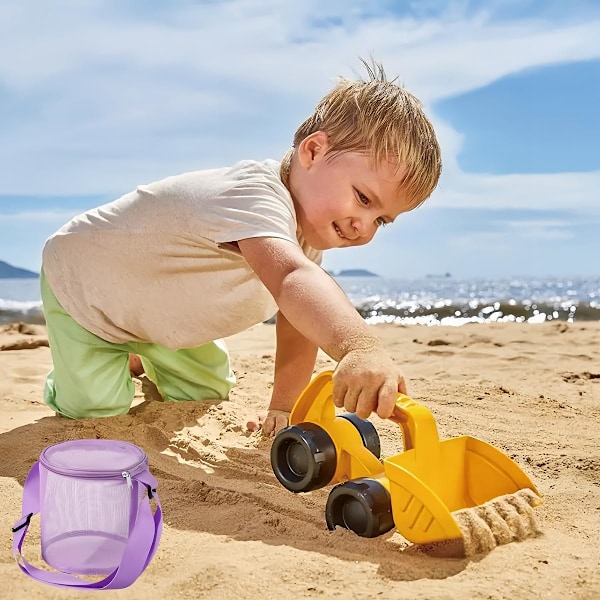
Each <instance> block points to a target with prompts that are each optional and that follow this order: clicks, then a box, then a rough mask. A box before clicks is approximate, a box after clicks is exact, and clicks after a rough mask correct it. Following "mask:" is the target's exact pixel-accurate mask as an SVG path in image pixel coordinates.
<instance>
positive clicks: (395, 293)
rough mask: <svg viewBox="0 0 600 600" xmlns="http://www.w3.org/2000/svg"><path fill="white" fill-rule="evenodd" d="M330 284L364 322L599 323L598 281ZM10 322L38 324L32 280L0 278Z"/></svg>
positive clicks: (353, 280)
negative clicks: (345, 298)
mask: <svg viewBox="0 0 600 600" xmlns="http://www.w3.org/2000/svg"><path fill="white" fill-rule="evenodd" d="M336 281H337V282H338V284H339V285H340V287H341V288H342V289H343V290H344V291H345V292H346V295H347V296H348V297H349V299H350V301H351V302H352V304H353V305H354V306H355V307H356V309H357V310H358V312H359V313H360V314H361V315H362V316H363V318H364V319H365V320H366V321H367V322H368V323H402V324H406V325H462V324H464V323H492V322H516V323H521V322H529V323H542V322H544V321H551V320H559V321H566V322H574V321H598V320H600V277H595V278H594V277H588V278H566V277H562V278H561V277H555V278H553V277H545V278H536V277H518V278H503V279H485V278H481V279H455V278H454V277H427V278H422V279H387V278H383V277H338V278H336ZM12 321H25V322H29V323H43V322H44V317H43V313H42V305H41V301H40V291H39V281H38V280H37V279H0V323H7V322H12Z"/></svg>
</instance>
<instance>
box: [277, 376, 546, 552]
mask: <svg viewBox="0 0 600 600" xmlns="http://www.w3.org/2000/svg"><path fill="white" fill-rule="evenodd" d="M331 375H332V373H331V372H329V371H327V372H324V373H321V374H320V375H318V376H317V377H316V378H315V379H313V381H312V382H311V383H310V384H309V385H308V387H307V388H306V389H305V390H304V392H303V393H302V395H301V396H300V398H299V399H298V400H297V402H296V404H295V405H294V408H293V410H292V412H291V414H290V426H289V427H287V428H285V429H283V430H281V431H280V432H279V433H278V434H277V436H276V437H275V439H274V441H273V445H272V447H271V465H272V467H273V471H274V473H275V476H276V477H277V479H278V480H279V482H280V483H281V484H282V485H283V486H284V487H286V488H287V489H288V490H290V491H292V492H307V491H310V490H315V489H318V488H321V487H324V486H326V485H330V484H338V485H336V486H335V487H334V488H333V489H332V490H331V492H330V494H329V498H328V500H327V506H326V510H325V515H326V521H327V526H328V528H329V529H335V527H336V526H341V527H345V528H346V529H350V530H352V531H354V532H355V533H356V534H358V535H360V536H362V537H375V536H378V535H381V534H382V533H385V532H386V531H389V530H390V529H391V528H392V527H394V526H395V527H396V529H397V530H398V532H399V533H401V534H402V535H403V536H404V537H405V538H406V539H407V540H409V541H411V542H414V543H418V544H423V543H430V542H440V541H446V540H454V539H459V538H461V537H463V534H464V530H463V529H461V527H459V523H458V522H457V519H456V518H455V517H456V515H457V514H460V513H457V511H463V510H464V509H473V508H476V507H480V506H482V505H485V504H486V503H489V502H490V501H492V500H494V499H495V498H497V497H500V496H504V495H506V494H514V493H516V492H519V490H525V489H528V490H531V492H532V493H531V496H532V497H534V498H535V500H533V501H530V504H531V505H535V504H538V503H539V502H540V501H539V498H538V493H537V490H536V488H535V486H534V485H533V483H532V482H531V480H530V479H529V477H527V475H526V474H525V473H524V472H523V471H522V470H521V468H520V467H519V466H518V465H517V464H516V463H514V462H513V461H512V460H511V459H510V458H508V456H506V455H505V454H503V453H502V452H500V451H499V450H497V449H495V448H494V447H493V446H490V445H489V444H487V443H485V442H482V441H480V440H478V439H475V438H473V437H469V436H461V437H456V438H451V439H448V440H444V441H440V440H439V437H438V432H437V427H436V424H435V420H434V418H433V416H432V414H431V413H430V412H429V411H428V410H427V409H426V408H425V407H424V406H421V405H420V404H418V403H416V402H414V401H413V400H411V399H410V398H408V397H407V396H404V395H402V394H398V398H397V401H396V407H395V409H394V413H393V415H392V417H391V420H392V421H394V422H396V423H397V424H398V425H399V426H400V428H401V430H402V435H403V442H404V452H402V453H400V454H397V455H394V456H391V457H389V458H385V459H383V461H380V460H379V455H380V444H379V436H378V434H377V431H376V429H375V427H374V426H373V424H372V423H371V422H370V421H367V420H363V419H359V418H358V417H357V416H356V415H355V414H352V413H345V414H340V415H336V412H335V406H334V404H333V400H332V390H333V384H332V380H331ZM513 510H514V509H513ZM529 510H530V511H531V508H529ZM484 512H485V511H484ZM487 512H489V511H487ZM513 539H515V538H514V537H513ZM507 541H510V540H507Z"/></svg>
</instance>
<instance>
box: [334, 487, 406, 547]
mask: <svg viewBox="0 0 600 600" xmlns="http://www.w3.org/2000/svg"><path fill="white" fill-rule="evenodd" d="M325 518H326V521H327V528H328V529H330V530H333V529H335V528H336V527H338V526H339V527H344V528H345V529H349V530H350V531H353V532H354V533H356V534H357V535H360V536H361V537H367V538H372V537H377V536H378V535H381V534H382V533H385V532H386V531H389V530H390V529H391V528H392V527H393V526H394V520H393V518H392V501H391V498H390V494H389V492H388V491H387V490H386V489H385V488H384V487H383V485H381V483H379V482H378V481H377V480H376V479H369V478H367V477H365V478H362V479H354V480H352V481H346V482H345V483H340V484H339V485H336V486H335V487H334V488H333V489H332V490H331V493H330V494H329V498H328V499H327V506H326V508H325Z"/></svg>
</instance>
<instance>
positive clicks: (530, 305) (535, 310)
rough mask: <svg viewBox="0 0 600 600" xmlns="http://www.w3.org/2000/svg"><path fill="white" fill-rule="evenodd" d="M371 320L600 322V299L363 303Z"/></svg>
mask: <svg viewBox="0 0 600 600" xmlns="http://www.w3.org/2000/svg"><path fill="white" fill-rule="evenodd" d="M356 309H357V310H358V312H359V314H360V315H361V316H362V317H363V319H365V320H366V321H367V322H368V323H372V324H375V323H402V324H405V325H411V324H420V325H463V324H465V323H509V322H513V323H523V322H529V323H543V322H545V321H553V320H556V321H565V322H568V323H573V322H574V321H600V303H598V302H577V303H573V302H562V303H555V302H526V301H524V302H522V303H516V302H514V301H508V302H501V301H498V302H491V303H477V302H473V301H471V302H458V303H457V302H452V301H450V300H445V301H439V302H436V303H435V304H426V303H425V304H420V303H416V302H414V303H404V304H402V305H398V304H395V303H392V302H385V301H384V302H382V301H375V302H363V303H362V304H360V305H359V306H357V307H356Z"/></svg>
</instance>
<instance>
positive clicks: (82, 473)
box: [40, 457, 147, 487]
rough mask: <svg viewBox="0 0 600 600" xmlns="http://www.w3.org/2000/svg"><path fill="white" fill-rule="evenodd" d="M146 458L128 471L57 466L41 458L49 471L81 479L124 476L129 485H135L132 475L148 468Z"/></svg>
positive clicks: (41, 461) (41, 462)
mask: <svg viewBox="0 0 600 600" xmlns="http://www.w3.org/2000/svg"><path fill="white" fill-rule="evenodd" d="M146 460H147V458H146V457H144V458H143V459H142V460H140V462H139V463H137V464H135V465H133V467H130V468H129V469H128V470H126V471H90V470H89V469H65V468H57V467H54V466H52V465H49V464H48V463H47V462H46V461H45V460H42V459H40V464H42V465H43V467H44V468H45V469H48V471H52V472H53V473H56V474H57V475H66V476H69V475H71V476H74V477H79V478H81V479H112V478H116V477H123V478H124V479H126V480H127V486H128V487H133V483H132V482H131V476H132V475H136V474H137V473H138V472H140V473H141V472H142V471H144V470H145V469H146ZM125 474H127V475H125Z"/></svg>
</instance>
